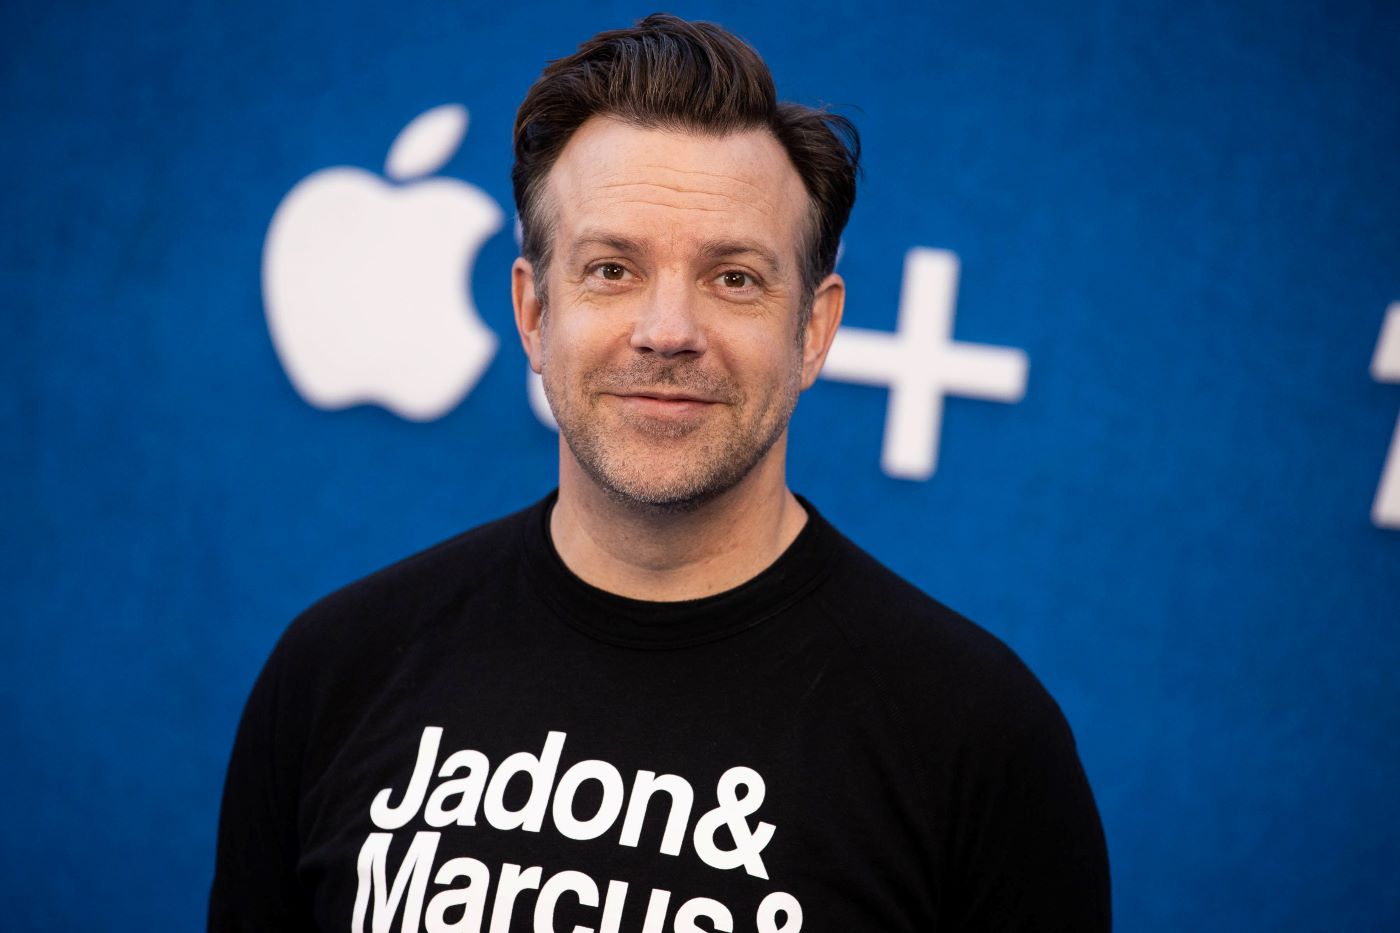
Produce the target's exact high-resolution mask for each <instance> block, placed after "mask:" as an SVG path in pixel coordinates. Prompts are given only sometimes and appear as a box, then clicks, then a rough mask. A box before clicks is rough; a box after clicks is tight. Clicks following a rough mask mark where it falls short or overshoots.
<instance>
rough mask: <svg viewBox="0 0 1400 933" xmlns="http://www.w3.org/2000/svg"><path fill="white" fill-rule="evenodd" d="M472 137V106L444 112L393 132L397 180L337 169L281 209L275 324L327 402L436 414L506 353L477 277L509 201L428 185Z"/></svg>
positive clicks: (312, 399) (270, 295)
mask: <svg viewBox="0 0 1400 933" xmlns="http://www.w3.org/2000/svg"><path fill="white" fill-rule="evenodd" d="M466 131H467V110H466V108H465V107H462V106H460V105H458V104H445V105H443V106H441V107H435V108H433V109H432V110H429V111H427V112H426V113H424V114H422V115H420V116H419V117H417V118H416V119H415V120H413V121H412V122H411V123H409V124H408V126H406V127H405V128H404V129H403V131H402V132H400V133H399V136H398V138H397V139H395V140H394V144H393V146H391V147H390V149H389V157H388V159H386V160H385V163H384V174H385V175H387V176H388V177H389V179H391V181H389V182H386V181H384V180H382V179H380V178H379V177H378V176H376V175H373V174H371V173H369V172H366V171H363V170H361V169H357V168H351V167H349V166H335V167H333V168H328V169H324V170H322V171H319V172H315V173H314V174H312V175H309V176H308V177H306V178H304V179H302V180H301V181H300V182H298V183H297V185H296V186H295V187H294V188H292V190H291V191H290V192H288V193H287V196H286V197H285V198H283V199H282V203H281V204H279V205H278V206H277V210H276V212H275V213H274V214H273V217H272V223H271V224H270V225H269V226H268V229H267V238H266V240H265V241H264V243H263V269H262V281H263V304H264V306H265V307H266V310H267V326H268V330H269V332H270V333H271V335H272V343H273V346H274V347H275V348H276V350H277V356H278V358H279V359H280V360H281V361H282V366H283V368H284V369H285V370H286V371H287V376H288V377H289V378H290V379H291V382H292V385H293V386H294V387H295V388H296V390H297V392H299V393H300V394H301V396H302V398H304V399H306V401H307V402H309V403H310V404H312V405H314V406H316V407H317V408H324V409H338V408H345V407H347V406H350V405H354V404H357V403H360V402H373V403H375V404H378V405H382V406H383V407H385V408H387V409H389V410H390V411H392V412H394V413H395V414H397V415H399V416H400V417H403V418H407V419H410V420H413V421H431V420H433V419H434V418H440V417H442V416H443V415H444V414H446V413H447V412H448V411H450V410H451V409H452V408H453V407H454V406H455V405H456V404H457V403H458V402H460V401H461V400H462V398H463V397H464V396H465V395H466V394H467V393H468V392H469V391H471V388H472V386H474V385H475V384H476V381H477V380H478V379H479V378H480V377H481V374H482V372H484V371H485V369H486V367H487V365H488V364H489V363H490V362H491V358H492V357H493V356H494V355H495V353H496V335H495V334H494V333H493V332H492V331H491V330H490V329H489V328H488V327H487V326H486V325H485V324H484V323H482V321H481V318H480V316H479V315H478V314H477V311H476V307H475V306H474V305H473V304H472V299H471V275H470V273H471V267H472V264H473V263H474V262H475V261H476V255H477V252H478V251H479V250H480V249H481V246H482V244H483V243H485V242H486V240H488V239H489V238H490V237H491V235H492V234H494V233H495V232H496V231H497V230H499V229H500V227H501V223H502V220H503V215H502V213H501V209H500V207H499V206H497V204H496V202H495V201H493V200H492V199H491V198H490V196H488V195H487V194H486V193H485V192H483V191H481V190H479V189H477V188H475V187H473V186H472V185H469V184H466V183H465V182H462V181H457V180H455V179H451V178H432V179H425V176H427V175H430V174H432V173H433V172H435V171H437V170H438V169H439V168H441V167H442V166H443V164H445V163H446V162H447V160H448V159H449V158H451V157H452V154H453V153H454V152H456V151H457V147H458V146H459V145H460V144H461V141H462V138H463V136H464V135H465V134H466Z"/></svg>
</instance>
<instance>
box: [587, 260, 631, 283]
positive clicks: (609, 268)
mask: <svg viewBox="0 0 1400 933" xmlns="http://www.w3.org/2000/svg"><path fill="white" fill-rule="evenodd" d="M593 274H594V275H596V276H598V277H599V278H600V279H607V280H608V281H609V282H620V281H622V279H623V278H625V277H626V275H627V270H626V269H624V268H623V267H622V266H620V265H618V264H617V263H615V262H605V263H602V264H600V265H597V266H594V267H593Z"/></svg>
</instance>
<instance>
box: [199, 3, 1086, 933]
mask: <svg viewBox="0 0 1400 933" xmlns="http://www.w3.org/2000/svg"><path fill="white" fill-rule="evenodd" d="M515 138H516V164H515V169H514V176H513V177H514V183H515V193H516V201H517V207H518V209H519V214H520V218H521V221H522V227H523V247H522V253H523V255H522V257H521V258H520V259H518V260H517V261H516V263H515V266H514V268H513V270H512V291H513V296H514V303H515V310H516V321H517V324H518V326H519V330H520V336H521V340H522V342H523V344H524V347H525V351H526V353H527V355H528V356H529V359H530V364H531V366H532V367H533V368H534V369H535V370H536V371H537V372H539V373H540V374H541V376H542V377H543V380H544V386H545V390H546V393H547V396H548V398H549V402H550V405H551V407H552V408H553V411H554V414H555V416H556V418H557V420H558V422H559V428H560V435H561V443H560V448H559V451H560V456H559V460H560V470H559V488H558V491H557V493H556V494H552V495H550V496H549V497H547V498H546V499H545V500H544V501H542V502H541V503H539V504H538V505H536V506H534V507H533V508H530V509H528V510H526V511H525V512H522V513H519V514H517V515H513V516H510V517H507V518H504V519H501V520H500V521H497V522H495V523H493V524H491V525H487V526H485V527H482V528H478V529H476V530H474V531H470V532H467V533H466V534H464V535H462V536H460V537H458V538H455V539H453V540H451V541H448V542H445V543H443V544H441V545H438V546H437V547H435V548H433V549H431V550H429V551H426V552H424V553H422V554H419V555H417V556H415V557H412V558H409V559H408V560H406V561H404V562H402V563H400V564H397V565H395V566H393V567H391V568H389V569H387V570H385V571H381V572H380V573H378V574H376V575H374V576H372V577H369V578H368V579H366V580H363V581H361V582H359V583H357V584H354V585H353V586H350V587H349V588H347V589H345V590H342V591H341V592H339V593H337V594H335V595H333V596H331V597H329V598H327V599H326V600H323V601H322V602H321V603H319V604H317V605H316V606H315V607H313V608H312V609H311V610H309V611H308V612H307V613H306V614H304V615H303V616H302V617H301V618H300V619H298V620H297V622H296V623H294V624H293V626H292V627H291V628H290V629H289V630H288V632H287V633H286V635H285V636H284V637H283V639H282V641H281V642H280V643H279V645H278V647H277V649H276V651H275V652H274V654H273V656H272V658H271V660H270V661H269V662H268V666H267V668H266V669H265V670H264V672H263V674H262V676H261V677H260V678H259V681H258V683H257V685H256V687H255V688H254V690H253V694H252V697H251V698H250V700H249V703H248V707H247V710H246V711H245V714H244V718H243V722H242V724H241V725H240V728H239V735H238V739H237V742H236V745H235V749H234V753H233V758H232V761H231V763H230V766H229V774H228V783H227V787H226V790H225V797H224V807H223V813H222V817H221V825H220V838H219V856H218V866H217V869H216V876H215V879H214V887H213V894H212V897H211V902H210V927H211V928H212V929H217V930H233V929H239V930H261V931H268V930H284V929H285V930H293V929H295V930H310V929H324V930H344V929H346V928H347V927H348V928H349V929H350V930H353V931H361V930H364V931H369V930H374V931H387V930H391V929H392V930H404V931H415V930H426V931H444V930H463V931H490V933H504V931H507V930H535V931H551V930H558V931H569V930H573V931H575V933H584V931H597V933H618V931H644V933H670V931H675V933H691V931H736V930H737V931H758V933H798V931H800V930H804V929H805V930H808V931H819V930H834V931H875V930H879V931H915V930H918V931H930V930H1037V931H1044V930H1073V931H1097V930H1105V929H1107V928H1108V925H1109V920H1108V879H1107V866H1106V859H1105V854H1104V845H1103V837H1102V832H1101V830H1100V827H1099V822H1098V817H1097V813H1096V811H1095V807H1094V802H1093V798H1092V796H1091V794H1090V792H1089V789H1088V786H1087V784H1086V782H1085V780H1084V776H1083V774H1082V771H1081V768H1080V765H1079V762H1078V759H1077V757H1076V753H1075V750H1074V745H1073V740H1072V739H1071V737H1070V733H1069V731H1068V729H1067V727H1066V726H1065V724H1064V721H1063V719H1062V718H1061V716H1060V714H1059V711H1058V710H1057V708H1056V707H1055V704H1054V702H1053V701H1052V700H1051V699H1050V698H1049V697H1048V696H1047V695H1046V693H1045V692H1044V690H1043V689H1042V688H1041V687H1040V685H1039V684H1038V683H1037V682H1036V680H1035V679H1034V677H1033V676H1032V675H1031V674H1030V673H1029V672H1028V671H1027V670H1026V669H1025V668H1024V667H1023V666H1022V665H1021V664H1020V662H1019V661H1017V659H1016V658H1015V657H1014V656H1013V655H1012V654H1011V653H1010V651H1009V650H1008V649H1006V648H1005V647H1004V646H1003V645H1001V644H1000V643H999V642H997V641H996V640H995V639H993V638H992V637H991V636H990V635H988V634H986V633H984V632H983V631H981V630H980V629H978V628H976V627H975V626H974V625H972V624H971V623H970V622H967V621H966V620H964V619H962V618H961V617H959V616H957V615H956V614H954V613H953V612H951V611H950V610H948V609H946V608H944V607H943V606H941V605H940V604H938V603H936V602H934V601H933V600H931V599H929V598H928V597H927V596H925V595H923V594H922V593H920V592H918V591H917V590H915V589H914V588H913V587H911V586H909V585H908V584H907V583H904V582H903V581H901V580H899V579H898V578H897V577H895V576H894V575H893V574H891V573H890V572H889V571H887V570H885V569H884V568H883V567H881V566H880V565H879V564H877V563H876V562H875V561H874V560H873V559H871V558H870V557H868V556H866V555H865V554H864V553H862V552H861V551H860V550H858V549H857V548H856V547H855V546H854V545H852V544H851V543H850V542H848V541H847V540H846V539H844V538H843V537H841V536H840V534H839V533H838V532H837V531H836V530H835V529H833V528H832V527H831V526H830V525H829V524H827V523H826V522H825V521H824V520H823V519H822V518H821V517H820V516H819V515H818V514H817V513H816V511H815V510H814V509H813V508H812V506H811V505H809V504H807V503H805V502H803V501H802V500H800V499H798V498H796V497H794V496H793V494H792V493H791V492H789V491H788V489H787V485H786V482H785V471H784V464H785V452H786V439H787V424H788V419H789V416H790V415H791V413H792V409H793V406H794V404H795V403H796V400H797V396H798V394H799V392H800V391H801V390H803V389H805V388H807V387H808V386H810V385H811V384H812V381H813V380H814V379H815V378H816V376H817V372H818V370H819V369H820V368H821V364H822V360H823V359H824V358H825V356H826V352H827V350H828V348H829V347H830V345H831V340H832V337H833V336H834V334H835V332H836V329H837V325H838V324H839V322H840V319H841V309H842V302H843V300H844V295H845V286H844V284H843V282H842V280H841V278H840V277H839V276H837V275H835V274H834V273H833V271H832V269H833V267H834V265H835V257H836V248H837V244H838V241H839V237H840V233H841V229H842V228H843V226H844V225H845V221H846V218H847V216H848V214H849V211H850V207H851V204H852V202H853V200H854V196H855V170H856V162H857V149H856V143H855V134H854V131H853V130H852V129H851V128H850V127H849V124H847V123H845V122H844V121H843V120H841V119H840V118H837V117H833V116H831V115H828V114H825V113H823V112H819V111H814V110H811V109H808V108H804V107H799V106H796V105H791V104H778V103H776V101H775V95H774V90H773V83H772V79H771V77H770V76H769V74H768V70H767V68H766V66H765V65H764V64H763V62H762V61H761V60H760V59H759V58H758V56H757V54H756V53H755V52H754V51H753V50H752V49H751V48H749V47H748V46H746V45H744V44H743V43H742V42H741V41H740V40H738V39H737V38H735V37H734V36H732V35H731V34H729V33H727V32H725V31H724V30H722V29H719V28H718V27H715V26H711V25H707V24H698V23H687V22H683V21H681V20H677V19H675V18H672V17H669V16H659V15H658V16H652V17H649V18H647V19H645V20H643V21H642V22H640V23H639V24H638V25H637V26H636V27H635V28H633V29H628V30H622V31H618V32H612V33H604V34H601V35H599V36H597V37H595V38H594V39H592V40H590V41H589V42H588V43H586V44H584V45H583V46H581V47H580V49H579V51H578V52H577V53H576V54H575V55H573V56H571V57H569V58H566V59H563V60H561V61H558V62H556V63H554V64H552V65H551V66H550V67H548V68H547V69H546V70H545V72H544V74H543V75H542V76H541V78H540V80H539V81H538V82H537V83H536V84H535V86H534V87H533V88H532V89H531V91H530V93H529V95H528V97H527V98H526V100H525V102H524V104H523V105H522V106H521V109H520V113H519V116H518V118H517V123H516V134H515Z"/></svg>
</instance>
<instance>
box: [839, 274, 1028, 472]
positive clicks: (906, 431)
mask: <svg viewBox="0 0 1400 933" xmlns="http://www.w3.org/2000/svg"><path fill="white" fill-rule="evenodd" d="M957 296H958V257H957V256H956V255H954V254H953V253H950V252H948V251H947V250H942V249H924V248H921V247H916V248H914V249H911V250H910V251H909V254H908V255H907V256H905V257H904V285H903V288H902V290H901V292H900V297H899V324H898V330H897V331H896V332H895V333H892V334H891V333H886V332H883V331H875V330H862V329H859V328H855V327H843V328H841V329H840V330H839V331H837V333H836V340H835V341H834V342H833V343H832V345H831V353H830V355H829V356H827V358H826V366H825V367H824V368H823V369H822V375H823V376H825V377H826V378H828V379H837V380H840V381H842V382H858V383H862V384H864V385H876V386H888V387H889V390H890V401H889V407H888V408H887V409H886V410H885V442H884V450H883V451H882V452H881V454H880V465H881V467H882V468H883V469H884V471H885V472H886V473H888V474H889V475H890V476H898V477H901V478H903V479H928V478H929V477H930V476H932V475H933V471H934V469H935V468H936V467H937V465H938V435H939V428H940V425H941V422H942V420H943V397H944V396H945V395H958V396H965V397H967V398H979V399H986V400H989V401H995V402H1019V401H1020V400H1021V398H1022V397H1023V396H1024V395H1025V394H1026V373H1027V371H1028V370H1029V368H1030V362H1029V360H1028V359H1027V358H1026V354H1025V352H1024V351H1022V350H1017V349H1013V348H1011V347H993V346H988V345H986V344H979V343H958V342H955V341H954V340H953V308H954V306H955V305H956V303H957Z"/></svg>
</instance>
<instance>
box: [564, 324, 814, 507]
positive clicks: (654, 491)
mask: <svg viewBox="0 0 1400 933" xmlns="http://www.w3.org/2000/svg"><path fill="white" fill-rule="evenodd" d="M546 326H547V325H546ZM801 373H802V350H801V344H800V342H799V344H798V345H797V346H796V347H794V353H793V359H792V366H791V367H789V369H788V373H787V378H786V379H785V380H783V382H782V383H780V384H779V385H777V386H775V387H774V390H773V391H772V392H770V393H769V394H768V396H767V398H766V399H763V400H761V401H757V400H754V399H752V398H751V397H750V396H749V395H748V393H746V392H744V390H743V389H742V387H741V386H739V385H738V384H737V383H736V382H734V381H733V380H732V379H731V378H729V377H728V376H725V375H723V374H719V373H715V372H713V371H712V370H709V369H706V368H704V367H703V366H702V365H701V363H700V361H698V360H693V359H692V360H683V361H672V362H660V363H658V362H655V361H653V360H652V359H650V358H647V357H638V358H636V359H634V360H632V361H631V362H629V363H628V364H626V365H624V366H620V367H614V366H599V367H595V368H593V369H591V370H588V371H586V372H585V373H584V374H583V376H582V378H581V380H579V384H580V386H579V393H578V396H577V397H575V396H574V395H573V394H571V393H570V391H569V388H568V386H565V385H561V384H560V382H561V379H560V378H558V377H556V376H555V373H554V370H553V368H552V367H551V366H549V364H548V354H546V356H545V359H544V360H543V361H542V365H541V375H542V378H543V382H544V390H545V397H546V398H547V399H548V400H549V406H550V409H551V410H552V411H553V412H554V418H555V421H556V422H557V423H558V425H559V431H560V433H561V434H562V435H563V437H564V441H565V443H567V444H568V445H569V450H570V451H571V452H572V454H573V456H574V459H575V461H577V463H578V464H579V466H580V467H581V468H582V469H583V471H584V473H586V474H587V475H588V477H589V478H590V479H591V480H592V481H593V482H594V483H595V484H597V486H598V487H599V488H600V489H602V490H603V491H604V493H605V494H606V495H608V496H609V498H611V499H613V500H614V501H616V502H618V503H620V504H623V505H627V506H631V507H641V508H645V509H647V510H649V511H665V512H690V511H694V510H696V509H698V508H700V507H701V506H703V505H705V504H706V503H708V502H711V501H713V500H714V499H715V498H717V497H719V496H721V495H723V494H724V493H725V492H728V491H729V490H730V489H733V488H734V487H735V486H737V485H738V484H739V483H740V482H741V481H742V480H743V479H744V478H745V477H746V476H748V475H749V474H750V473H751V472H752V471H753V469H754V468H755V467H756V466H757V465H758V464H759V463H760V462H761V461H762V460H763V458H764V457H765V456H767V455H768V453H769V451H771V450H772V448H773V445H774V444H775V443H777V441H778V439H779V438H780V437H782V435H783V432H784V431H785V430H786V429H787V426H788V422H789V421H790V419H791V417H792V412H793V410H794V408H795V407H796V405H797V396H798V392H799V386H800V383H801ZM657 389H665V390H669V391H671V392H676V391H679V392H683V393H686V394H694V395H695V396H696V397H698V398H706V399H714V400H716V401H715V402H714V403H713V404H714V405H716V406H717V409H716V410H713V411H711V412H708V413H707V416H706V417H705V418H704V419H703V420H701V421H700V422H699V423H698V424H696V423H685V422H668V421H665V420H661V419H652V418H647V417H644V416H630V415H629V414H628V413H627V412H625V411H620V410H618V409H616V408H614V407H613V406H615V405H616V401H615V398H616V396H619V395H628V394H644V393H645V392H646V391H647V390H657ZM756 401H757V403H758V404H759V405H760V407H759V408H758V409H757V410H754V409H753V408H752V407H751V406H752V405H753V404H754V403H755V402H756ZM609 409H611V410H609ZM614 422H615V423H616V424H615V425H614ZM614 426H615V427H616V429H617V432H618V433H617V435H614V434H613V433H612V431H613V428H614ZM697 435H700V436H697ZM639 447H640V448H641V449H639ZM657 452H660V453H661V455H662V457H663V459H665V460H667V461H669V462H667V463H665V464H664V465H663V466H662V467H660V468H658V467H657V466H656V465H655V464H654V460H655V459H656V457H655V454H656V453H657Z"/></svg>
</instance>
